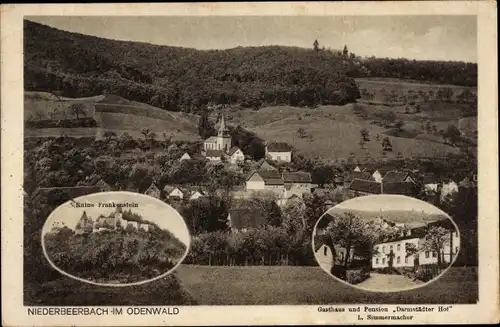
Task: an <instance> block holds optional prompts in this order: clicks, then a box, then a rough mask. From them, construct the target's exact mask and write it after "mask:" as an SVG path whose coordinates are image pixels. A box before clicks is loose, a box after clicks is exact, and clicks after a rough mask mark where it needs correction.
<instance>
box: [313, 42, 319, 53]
mask: <svg viewBox="0 0 500 327" xmlns="http://www.w3.org/2000/svg"><path fill="white" fill-rule="evenodd" d="M313 49H314V51H319V42H318V40H314V43H313Z"/></svg>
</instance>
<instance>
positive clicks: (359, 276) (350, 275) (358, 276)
mask: <svg viewBox="0 0 500 327" xmlns="http://www.w3.org/2000/svg"><path fill="white" fill-rule="evenodd" d="M368 277H370V269H369V268H368V267H364V268H361V269H351V270H348V271H347V272H346V281H347V282H348V283H349V284H352V285H355V284H359V283H361V282H362V281H364V280H366V279H368Z"/></svg>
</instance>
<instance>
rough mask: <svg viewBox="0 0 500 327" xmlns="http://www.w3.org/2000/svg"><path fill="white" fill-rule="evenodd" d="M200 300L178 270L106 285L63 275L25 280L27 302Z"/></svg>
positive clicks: (183, 302)
mask: <svg viewBox="0 0 500 327" xmlns="http://www.w3.org/2000/svg"><path fill="white" fill-rule="evenodd" d="M191 304H196V302H195V300H194V299H193V298H192V296H191V295H190V294H189V292H188V291H187V290H186V289H185V288H184V287H183V286H182V285H181V284H180V282H179V280H178V278H177V277H176V276H175V274H171V275H168V276H167V277H165V278H162V279H159V280H156V281H153V282H150V283H147V284H143V285H135V286H128V287H103V286H97V285H91V284H86V283H82V282H80V281H77V280H74V279H71V278H68V277H61V278H58V279H55V280H52V281H47V282H45V283H42V284H36V285H35V284H31V283H25V291H24V305H28V306H61V305H62V306H92V305H105V306H113V305H134V306H136V305H191Z"/></svg>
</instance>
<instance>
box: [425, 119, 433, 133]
mask: <svg viewBox="0 0 500 327" xmlns="http://www.w3.org/2000/svg"><path fill="white" fill-rule="evenodd" d="M425 132H426V133H427V134H431V133H432V123H431V121H430V120H428V121H426V122H425Z"/></svg>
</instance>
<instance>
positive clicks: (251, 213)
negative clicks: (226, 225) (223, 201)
mask: <svg viewBox="0 0 500 327" xmlns="http://www.w3.org/2000/svg"><path fill="white" fill-rule="evenodd" d="M229 218H230V224H231V227H233V228H258V227H261V226H263V225H266V224H267V218H266V215H265V214H264V212H261V211H259V210H255V208H238V209H230V210H229Z"/></svg>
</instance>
